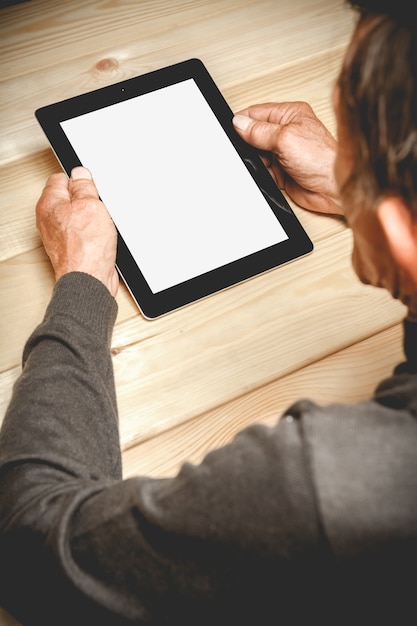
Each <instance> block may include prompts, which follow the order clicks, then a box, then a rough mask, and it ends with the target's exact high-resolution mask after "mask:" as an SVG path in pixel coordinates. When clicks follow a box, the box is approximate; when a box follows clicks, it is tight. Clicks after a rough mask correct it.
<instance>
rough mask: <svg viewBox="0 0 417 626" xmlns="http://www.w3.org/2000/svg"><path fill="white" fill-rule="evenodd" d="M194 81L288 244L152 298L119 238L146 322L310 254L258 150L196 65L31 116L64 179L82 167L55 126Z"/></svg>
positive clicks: (124, 269)
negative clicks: (241, 132) (237, 128)
mask: <svg viewBox="0 0 417 626" xmlns="http://www.w3.org/2000/svg"><path fill="white" fill-rule="evenodd" d="M190 78H192V79H194V81H195V82H196V84H197V86H198V87H199V89H200V91H201V92H202V94H203V96H204V97H205V99H206V100H207V102H208V104H209V105H210V107H211V109H212V111H213V113H214V114H215V116H216V118H217V119H218V121H219V123H220V124H221V126H222V127H223V129H224V131H225V133H226V134H227V136H228V138H229V139H230V141H231V143H232V144H233V146H234V147H235V149H236V151H237V152H238V154H239V156H240V158H241V159H242V160H243V162H244V163H245V165H246V168H247V170H248V172H249V174H250V175H251V176H252V178H253V179H254V180H255V182H256V183H257V185H258V187H259V188H260V190H261V192H262V194H263V195H264V197H265V199H266V200H267V202H268V204H269V206H270V207H271V209H272V211H273V213H274V214H275V216H276V218H277V219H278V221H279V222H280V224H281V225H282V227H283V228H284V230H285V231H286V233H287V235H288V239H286V240H285V241H282V242H280V243H277V244H275V245H273V246H270V247H268V248H266V249H264V250H260V251H258V252H256V253H254V254H251V255H249V256H246V257H244V258H241V259H238V260H236V261H233V262H232V263H229V264H227V265H223V266H221V267H219V268H216V269H214V270H212V271H209V272H206V273H204V274H202V275H200V276H196V277H195V278H192V279H190V280H187V281H185V282H183V283H180V284H178V285H175V286H173V287H170V288H169V289H165V290H164V291H160V292H158V293H153V292H152V291H151V289H150V288H149V285H148V283H147V281H146V280H145V278H144V276H143V274H142V272H141V270H140V268H139V267H138V265H137V264H136V261H135V259H134V258H133V256H132V255H131V253H130V251H129V249H128V247H127V246H126V244H125V242H124V240H123V236H122V234H121V233H120V232H118V248H117V262H116V265H117V269H118V271H119V274H120V276H121V277H122V279H123V281H124V282H125V284H126V286H127V288H128V289H129V291H130V293H131V295H132V296H133V299H134V300H135V302H136V304H137V306H138V307H139V309H140V311H141V312H142V314H143V316H144V317H146V318H148V319H154V318H157V317H159V316H161V315H164V314H166V313H168V312H170V311H173V310H175V309H178V308H181V307H183V306H185V305H187V304H190V303H192V302H194V301H197V300H201V299H202V298H205V297H206V296H209V295H212V294H214V293H216V292H218V291H222V290H224V289H227V288H229V287H231V286H233V285H235V284H238V283H241V282H243V281H245V280H247V279H249V278H253V277H255V276H257V275H259V274H262V273H264V272H266V271H269V270H271V269H273V268H275V267H278V266H280V265H282V264H284V263H287V262H289V261H293V260H294V259H296V258H298V257H301V256H304V255H306V254H308V253H310V252H311V251H312V250H313V244H312V242H311V240H310V238H309V237H308V235H307V233H306V232H305V230H304V229H303V227H302V226H301V224H300V222H299V220H298V218H297V217H296V215H295V214H294V212H293V210H292V209H291V207H290V205H289V204H288V202H287V201H286V199H285V197H284V196H283V194H282V192H281V191H280V189H279V188H278V186H277V185H276V184H275V182H274V181H273V179H272V177H271V176H270V174H269V172H268V170H267V168H266V167H265V166H264V164H263V162H262V159H261V158H260V155H259V153H258V151H257V150H255V149H254V148H253V147H252V146H249V145H248V144H247V143H245V142H244V141H243V140H242V139H241V138H240V137H239V135H238V134H237V133H236V131H235V129H234V127H233V124H232V118H233V112H232V110H231V109H230V107H229V105H228V104H227V102H226V100H225V99H224V97H223V95H222V94H221V92H220V91H219V89H218V88H217V86H216V84H215V82H214V81H213V79H212V77H211V75H210V74H209V72H208V71H207V69H206V67H205V65H204V64H203V63H202V61H201V60H199V59H187V60H185V61H182V62H180V63H176V64H174V65H170V66H168V67H164V68H161V69H158V70H155V71H152V72H149V73H147V74H143V75H140V76H137V77H134V78H130V79H128V80H125V81H121V82H119V83H115V84H113V85H109V86H107V87H102V88H100V89H96V90H94V91H90V92H88V93H85V94H82V95H79V96H75V97H73V98H68V99H66V100H62V101H61V102H56V103H54V104H50V105H47V106H44V107H41V108H39V109H37V110H36V111H35V116H36V119H37V120H38V122H39V124H40V126H41V128H42V129H43V131H44V133H45V135H46V137H47V139H48V141H49V143H50V144H51V147H52V149H53V150H54V152H55V154H56V156H57V158H58V160H59V161H60V163H61V165H62V167H63V169H64V170H65V171H66V173H67V174H68V176H69V175H70V173H71V170H72V169H73V168H74V167H76V166H77V165H82V163H81V162H80V160H79V158H78V156H77V154H76V153H75V151H74V149H73V148H72V146H71V144H70V142H69V141H68V139H67V136H66V135H65V133H64V131H63V129H62V127H61V125H60V123H61V122H63V121H65V120H67V119H71V118H74V117H77V116H79V115H83V114H85V113H88V112H90V111H94V110H97V109H101V108H104V107H107V106H110V105H112V104H116V103H117V102H121V101H124V100H128V99H130V98H133V97H136V96H138V95H141V94H145V93H148V92H151V91H155V90H157V89H160V88H162V87H166V86H169V85H173V84H176V83H178V82H181V81H184V80H188V79H190Z"/></svg>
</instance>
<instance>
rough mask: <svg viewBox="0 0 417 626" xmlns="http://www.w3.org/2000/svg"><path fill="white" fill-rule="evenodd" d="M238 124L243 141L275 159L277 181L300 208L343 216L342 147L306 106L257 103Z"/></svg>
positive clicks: (237, 118) (268, 159) (270, 165)
mask: <svg viewBox="0 0 417 626" xmlns="http://www.w3.org/2000/svg"><path fill="white" fill-rule="evenodd" d="M233 124H234V126H235V128H236V130H237V132H238V133H239V134H240V136H241V137H242V139H244V140H245V141H246V142H247V143H249V144H251V145H253V146H255V148H258V149H260V150H262V151H264V152H268V153H269V155H268V156H267V157H265V158H264V162H265V164H266V165H267V167H268V169H269V171H270V173H271V175H272V177H273V178H274V179H275V182H276V183H277V184H278V186H279V187H280V188H281V189H284V190H285V191H286V192H287V193H288V195H289V196H290V198H292V200H293V201H294V202H296V203H297V204H298V205H299V206H301V207H304V208H306V209H311V210H312V211H319V212H321V213H331V214H337V215H342V214H343V213H342V206H341V203H340V199H339V191H338V188H337V184H336V181H335V178H334V160H335V156H336V149H337V144H336V140H335V139H334V137H333V136H332V135H331V134H330V132H329V131H328V130H327V128H326V127H325V126H324V125H323V123H322V122H321V121H320V120H319V119H318V118H317V117H316V115H315V113H314V112H313V109H312V108H311V106H310V105H309V104H307V103H306V102H283V103H266V104H257V105H254V106H251V107H249V108H248V109H245V110H243V111H240V112H239V113H238V114H236V116H235V117H234V118H233Z"/></svg>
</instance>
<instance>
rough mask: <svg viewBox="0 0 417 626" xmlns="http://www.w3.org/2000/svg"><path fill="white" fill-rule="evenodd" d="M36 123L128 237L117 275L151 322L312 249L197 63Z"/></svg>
mask: <svg viewBox="0 0 417 626" xmlns="http://www.w3.org/2000/svg"><path fill="white" fill-rule="evenodd" d="M35 115H36V119H37V120H38V122H39V124H40V126H41V127H42V129H43V131H44V133H45V135H46V137H47V139H48V141H49V143H50V144H51V147H52V149H53V150H54V152H55V154H56V156H57V158H58V160H59V161H60V163H61V165H62V167H63V169H64V170H65V171H66V172H67V174H68V175H69V174H70V172H71V170H72V168H73V167H75V166H77V165H83V166H85V167H87V168H88V169H89V170H90V171H91V173H92V175H93V178H94V181H95V184H96V185H97V189H98V191H99V195H100V198H101V199H102V200H103V202H104V203H105V205H106V207H107V209H108V211H109V213H110V215H111V217H112V219H113V221H114V224H115V226H116V229H117V232H118V249H117V270H118V272H119V274H120V276H121V277H122V279H123V281H124V282H125V284H126V286H127V288H128V289H129V291H130V293H131V295H132V297H133V298H134V300H135V302H136V304H137V306H138V308H139V310H140V311H141V313H142V315H143V316H144V317H146V318H148V319H153V318H156V317H159V316H161V315H164V314H166V313H169V312H170V311H173V310H175V309H178V308H180V307H183V306H185V305H188V304H190V303H192V302H195V301H197V300H200V299H202V298H205V297H206V296H209V295H212V294H214V293H216V292H219V291H221V290H224V289H226V288H229V287H232V286H234V285H236V284H238V283H241V282H242V281H245V280H248V279H251V278H254V277H255V276H257V275H259V274H261V273H264V272H266V271H269V270H271V269H273V268H276V267H278V266H279V265H282V264H283V263H287V262H289V261H293V260H294V259H296V258H298V257H301V256H303V255H305V254H307V253H309V252H311V251H312V249H313V245H312V242H311V241H310V239H309V237H308V236H307V234H306V232H305V231H304V230H303V228H302V226H301V224H300V222H299V221H298V219H297V217H296V216H295V214H294V212H293V211H292V209H291V207H290V205H289V204H288V202H287V201H286V199H285V198H284V196H283V194H282V193H281V191H280V189H279V188H278V186H277V185H276V184H275V182H274V181H273V179H272V177H271V176H270V174H269V172H268V170H267V169H266V167H265V166H264V164H263V162H262V160H261V157H260V155H259V154H258V152H257V151H256V150H255V149H254V148H253V147H251V146H249V145H248V144H246V143H245V142H244V141H243V140H242V139H241V138H240V137H239V136H238V134H237V133H236V131H235V130H234V128H233V125H232V118H233V112H232V110H231V109H230V107H229V106H228V104H227V102H226V101H225V99H224V97H223V96H222V94H221V93H220V91H219V89H218V88H217V86H216V84H215V82H214V81H213V79H212V78H211V76H210V74H209V72H208V71H207V69H206V67H205V66H204V64H203V63H202V62H201V61H200V60H199V59H187V60H185V61H182V62H180V63H177V64H174V65H171V66H169V67H164V68H161V69H158V70H155V71H153V72H150V73H147V74H144V75H141V76H137V77H135V78H131V79H128V80H125V81H123V82H119V83H117V84H113V85H110V86H107V87H103V88H101V89H97V90H95V91H91V92H89V93H85V94H82V95H79V96H76V97H74V98H70V99H67V100H63V101H61V102H56V103H54V104H50V105H47V106H45V107H42V108H40V109H38V110H37V111H36V112H35ZM277 279H278V277H277Z"/></svg>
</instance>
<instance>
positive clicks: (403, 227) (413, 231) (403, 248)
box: [377, 197, 417, 286]
mask: <svg viewBox="0 0 417 626" xmlns="http://www.w3.org/2000/svg"><path fill="white" fill-rule="evenodd" d="M377 216H378V219H379V222H380V224H381V227H382V230H383V231H384V234H385V237H386V240H387V242H388V246H389V248H390V250H391V254H392V256H393V258H394V260H395V261H396V263H397V265H398V266H399V267H400V268H401V269H402V270H403V271H404V272H405V273H406V274H408V276H409V278H410V279H411V280H412V282H413V283H414V284H415V285H416V286H417V220H413V217H412V214H411V211H410V209H409V208H408V206H407V204H406V203H405V202H404V200H403V199H402V198H398V197H388V198H384V199H383V200H382V201H381V203H380V204H379V206H378V209H377Z"/></svg>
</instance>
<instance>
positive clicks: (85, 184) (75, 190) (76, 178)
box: [69, 167, 99, 200]
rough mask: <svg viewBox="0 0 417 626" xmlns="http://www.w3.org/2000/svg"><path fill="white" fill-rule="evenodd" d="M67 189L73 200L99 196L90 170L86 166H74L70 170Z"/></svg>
mask: <svg viewBox="0 0 417 626" xmlns="http://www.w3.org/2000/svg"><path fill="white" fill-rule="evenodd" d="M69 190H70V194H71V197H72V199H75V200H76V199H82V198H91V197H93V198H98V197H99V195H98V191H97V187H96V186H95V184H94V181H93V177H92V175H91V172H90V170H88V169H87V168H86V167H74V169H73V170H72V171H71V177H70V179H69Z"/></svg>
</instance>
